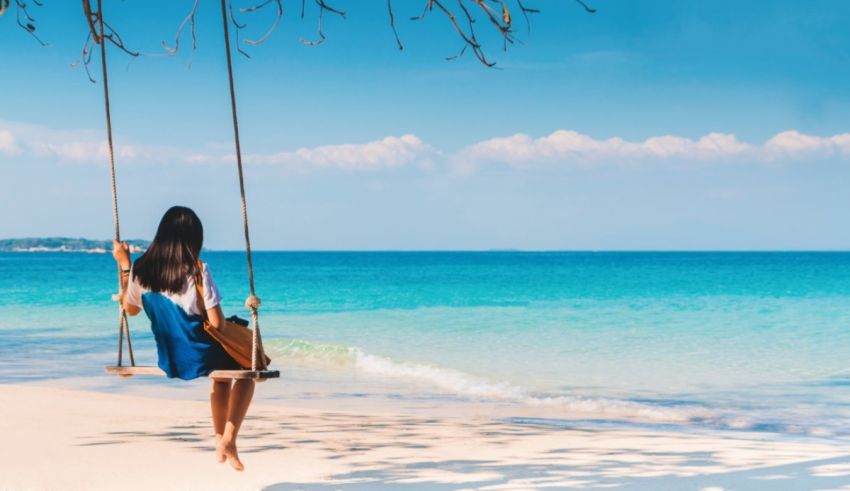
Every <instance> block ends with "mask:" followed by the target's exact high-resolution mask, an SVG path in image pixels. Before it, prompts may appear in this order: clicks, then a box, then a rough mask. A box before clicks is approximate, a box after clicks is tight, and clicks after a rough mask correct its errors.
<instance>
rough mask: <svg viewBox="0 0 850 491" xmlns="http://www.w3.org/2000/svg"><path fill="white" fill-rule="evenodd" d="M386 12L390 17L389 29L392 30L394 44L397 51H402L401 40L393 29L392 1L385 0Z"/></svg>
mask: <svg viewBox="0 0 850 491" xmlns="http://www.w3.org/2000/svg"><path fill="white" fill-rule="evenodd" d="M387 12H388V13H389V15H390V27H391V28H392V30H393V35H394V36H395V42H396V44H398V49H399V51H401V50H403V49H404V45H403V44H401V39H400V38H399V37H398V31H397V30H396V28H395V16H394V15H393V0H387Z"/></svg>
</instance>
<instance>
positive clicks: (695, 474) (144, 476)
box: [0, 385, 850, 490]
mask: <svg viewBox="0 0 850 491" xmlns="http://www.w3.org/2000/svg"><path fill="white" fill-rule="evenodd" d="M272 402H273V401H263V400H261V399H260V400H258V401H257V403H256V405H255V406H253V407H252V408H251V411H250V413H249V416H248V419H247V420H246V423H245V425H244V427H243V432H242V435H241V439H240V442H241V443H240V449H241V455H242V457H243V461H244V462H245V464H246V466H247V469H246V471H245V472H243V473H237V472H235V471H233V470H231V469H230V468H229V467H228V466H227V465H226V464H223V465H220V464H217V463H216V462H215V460H214V456H213V451H212V446H211V442H212V437H211V435H210V426H209V423H208V407H207V404H205V403H203V402H201V401H182V400H174V399H161V398H148V397H138V396H131V395H116V394H109V393H101V392H85V391H70V390H61V389H55V388H50V387H38V386H23V385H0V431H2V434H3V435H5V436H6V442H5V445H4V448H5V449H4V452H3V456H2V459H0V489H11V490H18V489H26V490H31V489H79V490H98V489H109V490H112V489H145V490H150V489H157V490H166V489H175V490H191V489H198V490H217V489H221V490H242V489H245V490H254V489H268V490H298V489H302V490H336V489H340V490H370V489H376V490H390V489H392V490H432V489H434V490H449V489H452V490H453V489H481V490H521V489H596V488H605V489H609V488H610V489H646V490H661V489H675V490H679V489H682V490H687V489H694V490H708V489H710V490H721V489H729V490H733V489H734V490H742V489H771V490H786V489H787V490H803V489H850V449H848V448H847V447H846V446H841V445H839V444H836V443H834V442H826V441H823V442H820V441H817V440H814V439H808V440H791V439H788V438H783V439H776V438H775V437H774V436H772V435H769V434H757V433H733V432H728V433H712V434H705V435H699V434H683V433H680V432H674V431H661V430H652V431H645V430H623V429H599V428H598V427H597V428H583V427H582V425H581V424H580V423H576V425H575V426H573V427H568V428H553V427H537V426H531V425H518V424H513V423H511V422H508V421H504V420H498V419H492V418H485V417H481V416H465V415H458V416H457V417H446V416H438V417H429V416H426V415H422V414H400V413H398V412H397V413H389V412H387V411H380V410H376V411H374V412H365V411H364V412H350V411H348V410H347V411H339V410H335V409H334V408H332V407H328V408H327V409H326V410H317V409H303V408H299V409H290V408H287V407H283V406H275V405H273V404H271V403H272Z"/></svg>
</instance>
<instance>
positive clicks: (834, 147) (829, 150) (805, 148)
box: [765, 130, 850, 155]
mask: <svg viewBox="0 0 850 491" xmlns="http://www.w3.org/2000/svg"><path fill="white" fill-rule="evenodd" d="M765 149H766V150H767V151H769V152H771V153H772V154H774V155H789V154H790V155H799V154H801V153H823V154H827V155H830V154H833V153H841V154H850V133H842V134H840V135H834V136H828V137H822V136H811V135H804V134H802V133H800V132H798V131H795V130H791V131H783V132H782V133H779V134H777V135H776V136H774V137H773V138H771V139H770V140H768V141H767V143H765Z"/></svg>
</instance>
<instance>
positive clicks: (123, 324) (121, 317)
mask: <svg viewBox="0 0 850 491" xmlns="http://www.w3.org/2000/svg"><path fill="white" fill-rule="evenodd" d="M86 1H88V0H86ZM89 22H91V19H89ZM97 25H98V28H99V30H100V36H97V35H95V36H94V40H95V42H97V43H98V44H100V67H101V72H102V74H103V101H104V106H105V109H106V139H107V144H108V145H107V146H108V147H109V174H110V178H111V183H112V222H113V224H114V226H115V240H117V241H119V242H120V241H121V227H120V222H119V219H118V186H117V184H116V179H115V151H114V147H113V144H112V114H111V112H110V110H109V74H108V71H107V69H106V38H105V37H104V36H105V33H104V30H103V0H97ZM95 34H97V33H95ZM123 293H124V292H123V288H122V284H121V266H120V265H119V266H118V294H117V295H115V297H114V298H115V300H117V301H118V366H119V367H120V366H121V362H122V357H123V351H124V334H125V333H126V335H127V353H128V354H129V355H130V365H131V366H136V360H135V357H134V356H133V343H132V342H131V341H130V324H129V322H128V321H127V312H125V311H124V304H123V303H122V302H121V297H122V294H123Z"/></svg>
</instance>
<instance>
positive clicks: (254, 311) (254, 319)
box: [221, 0, 265, 371]
mask: <svg viewBox="0 0 850 491" xmlns="http://www.w3.org/2000/svg"><path fill="white" fill-rule="evenodd" d="M221 20H222V21H223V24H224V49H225V53H226V55H227V79H228V82H229V84H230V111H231V114H232V116H233V140H234V143H235V145H236V168H237V170H238V171H239V194H240V196H241V198H242V228H243V231H244V232H245V254H246V258H247V261H248V286H249V289H250V295H249V296H248V298H247V299H246V300H245V307H247V308H248V310H250V311H251V327H252V331H253V336H252V341H251V348H252V349H251V370H252V371H257V368H258V367H257V364H258V361H259V360H260V358H261V356H262V353H264V351H263V341H262V337H261V336H260V321H259V315H258V310H259V308H260V299H259V297H257V294H256V291H255V290H254V263H253V261H252V258H251V236H250V234H249V233H248V204H247V200H246V199H245V177H244V175H243V172H242V147H241V145H240V142H239V120H238V118H237V116H236V89H235V88H234V86H233V60H232V59H231V54H230V31H229V26H228V24H227V0H221ZM263 365H265V362H263ZM261 369H265V367H264V366H263V367H261Z"/></svg>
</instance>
